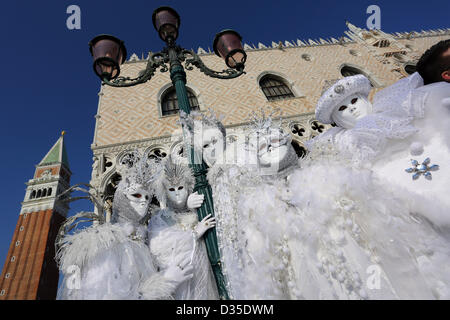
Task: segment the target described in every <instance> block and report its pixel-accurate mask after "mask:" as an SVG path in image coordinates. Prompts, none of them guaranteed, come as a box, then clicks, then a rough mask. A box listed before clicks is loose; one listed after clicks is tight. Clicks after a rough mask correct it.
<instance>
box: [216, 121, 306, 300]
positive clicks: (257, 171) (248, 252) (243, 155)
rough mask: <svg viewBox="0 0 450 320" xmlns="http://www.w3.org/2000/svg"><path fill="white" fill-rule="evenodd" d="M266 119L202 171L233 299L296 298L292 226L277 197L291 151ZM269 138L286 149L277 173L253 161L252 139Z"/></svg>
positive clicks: (293, 156)
mask: <svg viewBox="0 0 450 320" xmlns="http://www.w3.org/2000/svg"><path fill="white" fill-rule="evenodd" d="M271 123H272V120H271V118H270V117H269V118H264V117H263V119H262V120H261V121H259V124H258V125H257V127H258V130H261V132H259V131H258V130H257V131H258V132H252V133H253V134H254V135H255V139H254V140H253V141H254V143H253V144H252V145H249V144H247V143H246V142H245V141H244V140H245V139H243V140H242V141H238V142H235V144H230V145H228V147H227V152H226V153H225V157H226V159H225V161H222V162H218V163H216V164H215V165H214V166H213V167H212V168H210V171H209V173H208V180H209V181H210V184H211V186H212V189H213V199H214V210H215V215H216V217H217V237H218V242H219V250H220V253H221V261H222V265H223V271H224V275H225V277H226V279H227V290H228V293H229V295H230V296H231V297H232V298H234V299H292V298H296V297H297V296H296V292H295V287H294V282H292V281H291V280H292V277H293V270H292V268H291V265H290V261H289V254H290V248H289V247H288V244H287V242H288V240H289V239H290V238H295V234H296V231H297V230H296V229H295V228H290V222H291V221H290V219H291V218H292V216H293V211H292V208H289V206H288V205H287V204H286V203H285V202H284V201H283V199H282V196H283V194H282V193H283V192H284V189H283V188H282V187H280V186H279V185H281V186H283V184H284V182H285V180H284V178H285V177H286V175H287V174H288V171H290V170H291V166H292V165H293V164H295V163H296V162H297V156H296V154H295V151H294V150H293V148H292V147H291V145H290V139H289V138H290V137H289V135H285V134H284V133H282V132H281V131H280V130H279V128H277V127H273V128H272V127H271ZM253 130H254V129H253ZM247 134H249V132H247ZM270 137H272V138H274V139H275V140H276V141H277V142H276V145H277V147H278V145H279V146H284V145H287V146H288V148H287V154H285V156H284V157H283V158H282V161H281V163H277V165H278V167H277V169H279V170H280V171H281V172H278V173H277V171H275V172H271V173H270V174H269V175H268V176H265V175H264V174H267V173H269V172H267V171H264V170H263V169H264V168H262V167H261V166H260V164H259V160H258V157H257V152H256V150H257V149H259V148H258V145H257V142H256V141H260V142H262V141H266V140H270V139H271V138H270ZM262 143H264V142H262ZM277 147H276V148H277ZM276 148H275V149H276Z"/></svg>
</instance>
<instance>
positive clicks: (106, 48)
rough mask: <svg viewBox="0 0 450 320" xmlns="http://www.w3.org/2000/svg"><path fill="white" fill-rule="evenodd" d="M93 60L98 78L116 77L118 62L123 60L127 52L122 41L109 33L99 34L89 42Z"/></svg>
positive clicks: (118, 68)
mask: <svg viewBox="0 0 450 320" xmlns="http://www.w3.org/2000/svg"><path fill="white" fill-rule="evenodd" d="M89 46H90V48H89V49H90V51H91V54H92V57H93V60H94V71H95V73H96V74H97V76H99V77H100V79H102V80H103V79H104V78H108V79H114V78H117V77H118V76H119V74H120V64H122V63H123V62H125V59H126V57H127V52H126V49H125V45H124V44H123V41H121V40H119V39H117V38H116V37H113V36H110V35H100V36H97V37H95V38H94V39H92V40H91V42H90V43H89Z"/></svg>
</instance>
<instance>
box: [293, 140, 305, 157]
mask: <svg viewBox="0 0 450 320" xmlns="http://www.w3.org/2000/svg"><path fill="white" fill-rule="evenodd" d="M291 144H292V147H294V150H295V153H296V154H297V157H299V158H303V157H304V156H305V155H306V149H305V147H303V146H301V145H300V144H299V143H298V142H297V141H295V140H292V142H291Z"/></svg>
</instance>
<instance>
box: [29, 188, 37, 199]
mask: <svg viewBox="0 0 450 320" xmlns="http://www.w3.org/2000/svg"><path fill="white" fill-rule="evenodd" d="M34 198H36V190H33V191H31V194H30V199H34Z"/></svg>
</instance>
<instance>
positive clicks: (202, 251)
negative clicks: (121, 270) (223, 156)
mask: <svg viewBox="0 0 450 320" xmlns="http://www.w3.org/2000/svg"><path fill="white" fill-rule="evenodd" d="M164 168H165V171H164V174H162V175H161V178H160V180H159V181H158V182H157V185H158V192H157V196H158V199H159V200H160V201H162V202H164V203H167V206H168V207H167V208H165V209H161V210H159V211H158V212H156V214H155V215H153V216H152V218H151V219H150V223H149V229H148V232H149V247H150V251H151V254H152V256H153V257H154V258H155V261H156V264H157V266H158V268H159V269H160V270H162V271H164V270H165V269H166V268H167V267H168V266H169V265H170V262H171V261H173V259H175V258H176V257H188V258H189V264H190V265H192V266H193V267H194V275H193V278H192V279H190V280H188V281H186V282H184V283H182V284H181V285H180V286H179V287H178V288H177V289H176V291H175V294H174V298H175V299H176V300H207V299H214V300H217V299H218V298H219V296H218V292H217V286H216V283H215V279H214V275H213V273H212V268H211V265H210V263H209V259H208V256H207V252H206V246H205V243H204V240H203V238H200V239H197V237H196V234H195V233H194V228H195V227H196V225H197V224H198V217H197V214H196V213H195V212H193V211H190V210H189V209H188V208H184V210H176V209H175V208H172V207H171V205H170V202H168V201H167V197H166V196H165V192H166V191H165V189H164V188H165V182H166V181H167V180H171V181H172V183H174V184H177V183H178V184H184V185H185V186H187V187H188V189H189V192H192V187H193V177H192V174H191V172H190V169H189V168H188V167H187V166H184V165H182V164H176V163H172V160H171V158H170V157H169V158H168V159H167V161H166V163H165V165H164ZM174 180H176V181H174Z"/></svg>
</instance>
